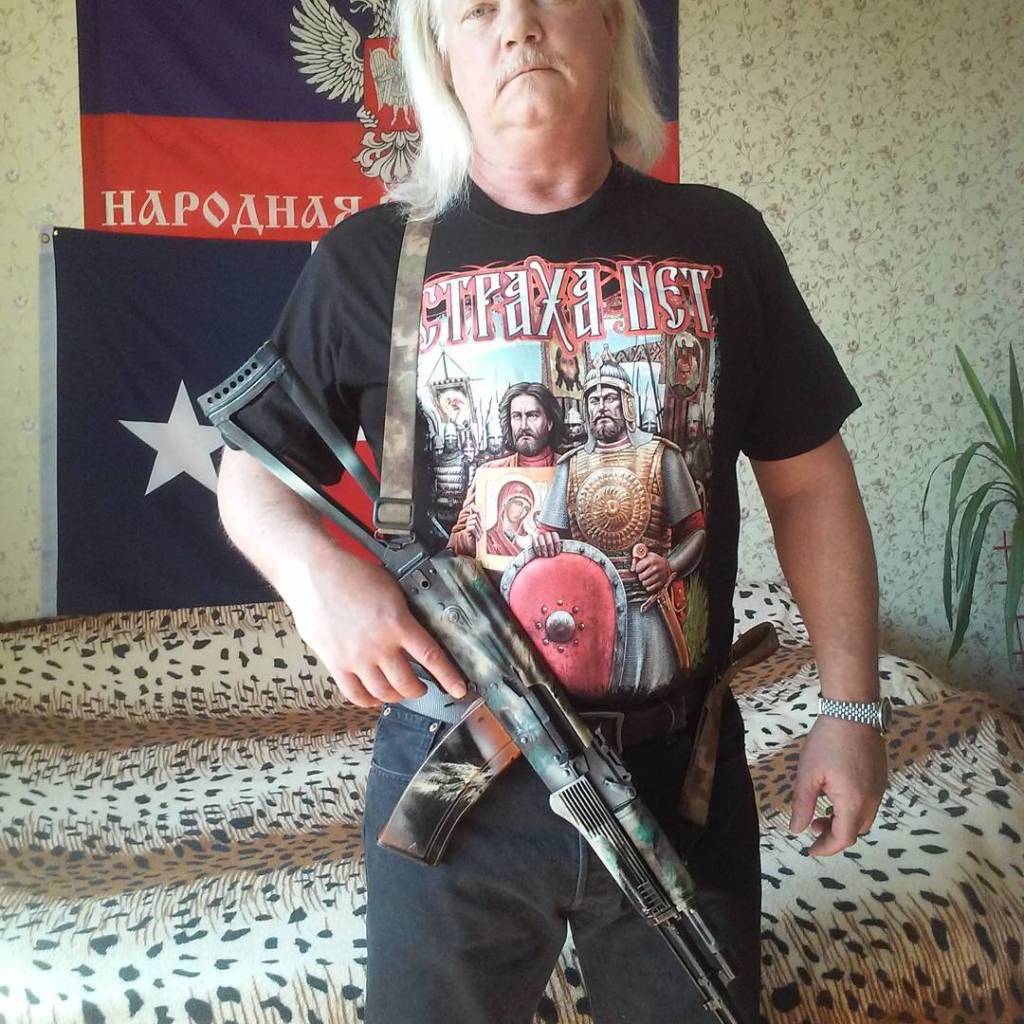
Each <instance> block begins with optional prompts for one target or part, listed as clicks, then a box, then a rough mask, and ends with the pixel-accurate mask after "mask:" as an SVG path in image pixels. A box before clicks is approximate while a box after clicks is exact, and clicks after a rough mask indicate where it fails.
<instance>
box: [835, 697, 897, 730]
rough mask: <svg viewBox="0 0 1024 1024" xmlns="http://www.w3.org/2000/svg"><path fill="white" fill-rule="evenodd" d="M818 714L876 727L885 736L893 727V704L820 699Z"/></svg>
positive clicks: (884, 701) (874, 701) (879, 701)
mask: <svg viewBox="0 0 1024 1024" xmlns="http://www.w3.org/2000/svg"><path fill="white" fill-rule="evenodd" d="M818 714H819V715H828V716H829V717H830V718H843V719H845V720H846V721H848V722H860V723H862V724H863V725H872V726H874V727H875V728H876V729H877V730H878V731H879V732H880V733H882V735H883V736H884V735H885V734H886V733H887V732H888V731H889V726H890V725H892V702H891V701H890V700H889V698H888V697H883V698H882V699H881V700H833V699H832V698H831V697H821V696H819V697H818Z"/></svg>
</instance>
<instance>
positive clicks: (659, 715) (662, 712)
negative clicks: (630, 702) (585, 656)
mask: <svg viewBox="0 0 1024 1024" xmlns="http://www.w3.org/2000/svg"><path fill="white" fill-rule="evenodd" d="M687 691H688V692H680V693H675V694H672V695H670V696H668V697H665V698H663V699H661V700H658V701H655V702H654V703H652V704H645V705H644V706H643V707H638V708H630V709H629V710H627V711H577V714H578V715H579V716H580V718H582V719H583V721H584V722H586V723H587V725H588V726H590V728H591V729H592V730H593V731H594V732H597V733H600V734H601V736H602V737H603V738H604V739H605V741H606V742H607V743H609V744H610V745H611V746H612V748H613V749H614V750H615V751H616V752H618V753H621V752H622V749H623V747H631V746H633V745H634V744H637V743H646V742H647V741H648V740H653V739H659V738H668V737H670V736H673V735H674V734H675V733H677V732H679V730H680V729H682V728H684V727H685V725H686V721H687V705H690V706H691V709H693V708H694V707H695V702H694V695H695V693H697V692H699V691H700V687H696V686H695V687H687ZM689 691H692V692H689ZM688 697H689V699H687V698H688ZM696 706H699V705H696Z"/></svg>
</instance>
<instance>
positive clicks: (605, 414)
mask: <svg viewBox="0 0 1024 1024" xmlns="http://www.w3.org/2000/svg"><path fill="white" fill-rule="evenodd" d="M587 415H588V417H589V418H590V430H591V432H592V433H593V435H594V437H596V438H597V439H598V441H604V442H605V443H610V442H612V441H618V440H619V438H620V437H622V436H623V435H624V434H625V433H626V416H625V414H624V413H623V411H622V395H621V394H620V392H619V390H618V389H617V388H609V387H605V386H603V385H599V386H598V387H596V388H594V390H593V391H591V392H590V393H589V394H588V395H587Z"/></svg>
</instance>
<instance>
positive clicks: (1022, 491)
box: [980, 441, 1024, 503]
mask: <svg viewBox="0 0 1024 1024" xmlns="http://www.w3.org/2000/svg"><path fill="white" fill-rule="evenodd" d="M981 447H982V448H983V449H984V450H985V451H988V452H991V453H992V455H993V456H995V457H994V458H992V457H990V456H988V455H986V454H985V451H983V452H981V453H980V455H981V457H982V458H983V459H985V460H986V461H988V462H991V463H993V464H994V465H995V467H996V469H998V470H1000V472H1003V473H1005V474H1006V478H1007V480H1008V481H1009V483H1010V486H1011V487H1013V489H1014V490H1015V491H1016V493H1017V494H1018V495H1019V496H1020V498H1019V501H1018V503H1020V502H1024V476H1022V475H1021V473H1019V472H1018V469H1017V467H1016V466H1015V465H1014V463H1013V460H1012V459H1011V460H1009V461H1007V459H1006V458H1005V456H1004V455H1003V453H1002V452H1001V451H1000V450H999V449H998V448H997V447H996V446H995V445H994V444H992V442H991V441H983V442H982V443H981Z"/></svg>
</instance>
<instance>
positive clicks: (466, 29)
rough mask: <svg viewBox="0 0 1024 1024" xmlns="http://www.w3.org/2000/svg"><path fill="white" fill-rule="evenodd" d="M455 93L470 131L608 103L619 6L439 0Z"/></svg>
mask: <svg viewBox="0 0 1024 1024" xmlns="http://www.w3.org/2000/svg"><path fill="white" fill-rule="evenodd" d="M442 11H443V24H444V43H445V46H446V48H447V56H448V63H449V68H450V74H451V81H452V86H453V87H454V90H455V95H456V96H457V97H458V100H459V102H460V103H461V104H462V107H463V109H464V110H465V112H466V117H467V119H468V120H469V126H470V131H471V133H472V134H473V135H474V136H479V135H480V134H481V133H493V132H496V131H502V130H507V129H517V128H518V129H528V128H535V127H543V126H545V125H552V124H558V123H559V122H564V119H565V112H566V109H567V108H568V109H573V110H577V111H579V110H582V109H589V110H594V111H595V115H598V114H599V116H597V117H596V118H595V119H597V120H600V119H601V118H603V117H604V116H605V115H606V112H607V109H608V80H609V76H610V70H611V63H612V53H613V44H614V40H615V35H616V32H617V30H618V11H617V8H616V7H615V5H614V4H606V3H605V2H604V0H443V6H442Z"/></svg>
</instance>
